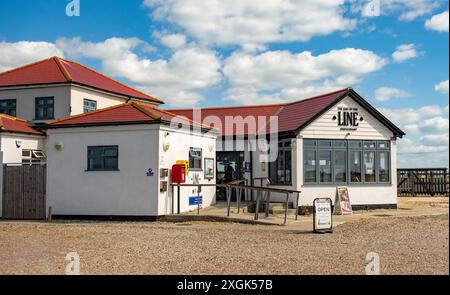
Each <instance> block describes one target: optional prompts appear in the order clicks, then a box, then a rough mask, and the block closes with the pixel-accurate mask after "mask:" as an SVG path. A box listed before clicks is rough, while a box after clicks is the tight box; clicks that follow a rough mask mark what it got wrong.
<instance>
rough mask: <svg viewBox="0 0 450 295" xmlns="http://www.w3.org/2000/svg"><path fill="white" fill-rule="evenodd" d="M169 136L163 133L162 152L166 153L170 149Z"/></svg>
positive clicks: (167, 133)
mask: <svg viewBox="0 0 450 295" xmlns="http://www.w3.org/2000/svg"><path fill="white" fill-rule="evenodd" d="M169 135H170V133H169V132H166V133H164V139H163V145H162V147H163V150H164V152H167V151H168V150H169V149H170V137H169Z"/></svg>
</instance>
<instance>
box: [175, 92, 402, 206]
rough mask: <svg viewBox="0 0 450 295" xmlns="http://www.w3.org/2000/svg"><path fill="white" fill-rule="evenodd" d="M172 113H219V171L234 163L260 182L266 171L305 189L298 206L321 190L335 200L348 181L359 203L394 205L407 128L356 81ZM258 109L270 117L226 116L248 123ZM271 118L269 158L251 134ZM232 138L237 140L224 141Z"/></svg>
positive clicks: (274, 181)
mask: <svg viewBox="0 0 450 295" xmlns="http://www.w3.org/2000/svg"><path fill="white" fill-rule="evenodd" d="M170 112H172V113H174V114H178V115H180V116H185V117H187V118H195V119H196V120H197V121H200V120H199V119H197V117H200V118H201V120H202V122H203V123H204V124H205V122H210V121H214V120H213V118H214V117H216V118H218V119H219V122H218V123H221V127H222V128H221V130H222V133H221V135H222V137H221V138H220V137H219V141H218V144H217V162H218V167H219V171H218V176H219V178H220V172H221V171H223V170H222V169H221V166H222V165H221V163H223V162H229V163H231V164H232V165H233V166H234V170H235V174H234V178H235V179H246V180H247V182H248V183H249V184H250V183H252V184H254V185H258V184H259V181H255V180H254V179H255V178H261V177H269V178H270V180H271V184H270V186H271V187H277V188H284V189H291V190H298V191H301V195H300V205H301V206H311V205H312V202H313V200H314V199H315V198H318V197H330V198H332V199H333V200H334V198H335V195H336V187H338V186H346V187H348V191H349V194H350V198H351V202H352V204H353V207H354V208H355V209H358V208H396V206H397V178H396V177H397V173H396V170H397V141H396V140H397V138H398V137H402V136H403V135H405V134H404V133H403V131H401V130H400V129H399V128H398V127H396V126H395V125H394V124H392V123H391V122H390V121H389V120H388V119H387V118H386V117H384V116H383V115H382V114H381V113H380V112H378V111H377V110H376V109H375V108H374V107H372V106H371V105H370V104H369V103H368V102H367V101H365V100H364V99H363V98H362V97H361V96H359V95H358V94H357V93H356V92H355V91H354V90H353V89H351V88H347V89H343V90H339V91H336V92H333V93H327V94H324V95H320V96H317V97H313V98H310V99H305V100H301V101H296V102H292V103H289V104H277V105H259V106H245V107H225V108H206V109H201V115H197V116H196V115H195V112H193V110H191V109H185V110H170ZM261 116H262V117H264V118H266V119H265V120H262V124H261V121H258V120H255V122H256V124H254V125H253V127H250V125H251V124H249V125H248V126H245V128H243V127H242V126H238V125H237V124H234V125H235V126H234V127H233V124H230V122H231V121H229V122H228V123H227V122H226V121H227V119H230V118H231V119H233V118H236V117H241V118H244V121H246V122H247V123H248V122H251V120H249V118H258V117H261ZM271 118H276V119H277V121H278V128H277V129H276V131H277V137H278V138H277V140H276V143H273V144H275V145H276V146H278V156H277V158H276V160H275V161H273V162H264V161H261V157H260V156H261V152H260V151H259V150H258V148H255V144H251V141H252V140H249V139H251V138H252V136H253V138H254V135H255V134H254V133H255V132H258V131H260V130H261V128H263V127H265V128H266V129H267V130H270V129H269V126H270V121H271ZM235 122H236V121H235ZM216 124H217V122H216ZM272 132H273V131H272ZM252 133H253V134H252ZM267 133H268V131H267ZM227 139H228V140H229V141H228V143H230V142H234V144H231V145H228V146H227V144H226V142H227ZM230 139H231V141H230ZM267 140H270V137H269V136H268V137H267ZM249 141H250V143H249ZM224 142H225V144H224ZM237 143H241V146H239V145H237ZM220 180H221V179H218V182H220ZM220 198H221V196H220V195H219V196H218V199H220ZM274 200H277V198H276V197H275V198H274ZM278 200H279V201H282V200H283V198H278ZM292 201H294V200H292Z"/></svg>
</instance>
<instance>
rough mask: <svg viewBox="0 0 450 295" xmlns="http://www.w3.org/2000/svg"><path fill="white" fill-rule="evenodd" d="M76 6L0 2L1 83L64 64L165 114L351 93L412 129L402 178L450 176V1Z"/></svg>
mask: <svg viewBox="0 0 450 295" xmlns="http://www.w3.org/2000/svg"><path fill="white" fill-rule="evenodd" d="M70 2H71V1H69V0H34V1H13V0H10V1H8V0H5V1H2V4H1V9H0V71H3V70H6V69H9V68H12V67H15V66H18V65H21V64H25V63H29V62H32V61H34V60H38V59H42V58H45V57H47V56H50V55H55V54H57V55H62V56H64V57H66V58H68V59H72V60H76V61H78V62H81V63H83V64H85V65H87V66H90V67H92V68H94V69H97V70H99V71H102V72H103V73H105V74H107V75H110V76H112V77H114V78H116V79H118V80H120V81H122V82H125V83H127V84H129V85H131V86H134V87H137V88H139V89H141V90H144V91H146V92H148V93H150V94H152V95H156V96H158V97H159V98H161V99H163V100H165V101H166V102H167V104H168V107H191V106H194V105H195V106H217V105H239V104H254V103H272V102H280V101H282V102H285V101H292V100H298V99H302V98H305V97H308V96H312V95H315V94H320V93H324V92H327V91H332V90H334V89H339V88H342V87H346V86H353V87H354V88H355V89H356V90H357V91H359V92H360V93H361V94H362V95H363V96H364V97H365V98H366V99H367V100H368V101H369V102H370V103H372V104H373V105H374V106H375V107H377V108H378V109H380V110H381V111H382V112H383V113H385V114H386V115H387V116H388V117H389V118H391V119H392V120H393V121H394V122H396V123H397V124H399V125H400V126H401V127H402V128H403V129H406V131H407V133H408V137H407V138H406V139H405V140H403V141H402V142H401V143H400V146H399V154H400V160H399V166H410V165H414V166H430V165H431V166H448V76H449V68H448V64H449V59H448V56H449V39H448V38H449V35H448V1H443V0H410V1H406V0H360V1H358V0H348V1H345V0H328V1H325V0H323V1H320V0H318V1H316V2H313V4H311V1H290V0H265V1H248V0H242V1H236V2H232V1H220V0H217V1H199V0H184V1H181V0H168V1H160V0H127V1H121V0H95V1H94V0H79V2H80V16H73V17H69V16H67V15H66V5H68V4H69V3H70ZM377 3H379V4H380V5H379V8H380V9H379V15H378V14H377V15H375V16H374V15H370V14H369V13H368V11H367V10H366V8H367V7H368V6H367V5H368V4H375V5H376V4H377ZM395 52H396V53H395ZM423 155H427V157H428V159H432V160H423V159H424V157H423ZM411 158H413V159H415V160H414V161H413V163H411V160H410V159H411ZM402 161H403V162H402Z"/></svg>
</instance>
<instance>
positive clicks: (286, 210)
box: [284, 193, 289, 225]
mask: <svg viewBox="0 0 450 295" xmlns="http://www.w3.org/2000/svg"><path fill="white" fill-rule="evenodd" d="M285 205H286V208H285V209H284V225H286V223H287V212H288V207H289V193H286V204H285Z"/></svg>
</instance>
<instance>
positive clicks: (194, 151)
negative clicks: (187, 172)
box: [189, 148, 202, 170]
mask: <svg viewBox="0 0 450 295" xmlns="http://www.w3.org/2000/svg"><path fill="white" fill-rule="evenodd" d="M189 169H192V170H201V169H202V149H199V148H190V149H189Z"/></svg>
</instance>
